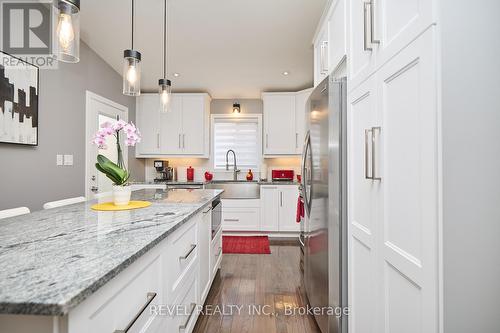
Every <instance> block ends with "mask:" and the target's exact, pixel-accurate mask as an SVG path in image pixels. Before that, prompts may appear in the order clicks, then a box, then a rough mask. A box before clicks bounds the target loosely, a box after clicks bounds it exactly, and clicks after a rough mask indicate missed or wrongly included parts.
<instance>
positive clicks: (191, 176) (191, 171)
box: [186, 167, 194, 182]
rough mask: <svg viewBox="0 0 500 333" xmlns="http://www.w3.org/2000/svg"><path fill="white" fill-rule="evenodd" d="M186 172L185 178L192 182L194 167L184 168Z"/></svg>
mask: <svg viewBox="0 0 500 333" xmlns="http://www.w3.org/2000/svg"><path fill="white" fill-rule="evenodd" d="M186 171H187V174H186V178H187V180H188V181H190V182H192V181H193V180H194V169H193V168H192V167H189V168H187V169H186Z"/></svg>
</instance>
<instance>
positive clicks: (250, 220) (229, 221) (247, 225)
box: [222, 207, 260, 231]
mask: <svg viewBox="0 0 500 333" xmlns="http://www.w3.org/2000/svg"><path fill="white" fill-rule="evenodd" d="M222 229H223V230H224V231H231V230H234V231H237V230H246V231H257V230H259V229H260V209H259V208H252V207H242V208H226V207H223V208H222Z"/></svg>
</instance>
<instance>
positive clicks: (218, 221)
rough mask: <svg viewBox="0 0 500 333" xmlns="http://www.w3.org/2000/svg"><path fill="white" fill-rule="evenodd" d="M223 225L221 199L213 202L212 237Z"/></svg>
mask: <svg viewBox="0 0 500 333" xmlns="http://www.w3.org/2000/svg"><path fill="white" fill-rule="evenodd" d="M221 227H222V204H221V202H220V200H214V201H213V202H212V239H214V237H215V235H217V233H218V232H219V230H220V228H221Z"/></svg>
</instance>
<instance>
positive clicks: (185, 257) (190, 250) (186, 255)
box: [179, 244, 196, 260]
mask: <svg viewBox="0 0 500 333" xmlns="http://www.w3.org/2000/svg"><path fill="white" fill-rule="evenodd" d="M194 249H196V244H191V247H190V248H189V251H188V252H187V253H186V254H185V255H183V256H180V257H179V260H186V259H187V258H189V256H190V255H191V253H193V251H194Z"/></svg>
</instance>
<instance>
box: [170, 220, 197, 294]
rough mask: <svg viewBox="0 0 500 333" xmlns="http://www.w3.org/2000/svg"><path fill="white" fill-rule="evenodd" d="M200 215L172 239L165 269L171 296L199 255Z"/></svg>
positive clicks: (176, 232) (172, 236) (175, 233)
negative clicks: (198, 228)
mask: <svg viewBox="0 0 500 333" xmlns="http://www.w3.org/2000/svg"><path fill="white" fill-rule="evenodd" d="M200 218H201V216H200V215H199V214H198V215H197V216H195V217H194V218H193V219H192V220H191V221H190V222H188V224H187V225H184V226H182V227H181V228H180V229H179V230H177V231H175V232H174V233H173V234H172V235H171V236H170V237H171V241H170V244H169V250H168V252H167V253H166V255H165V261H166V265H165V269H166V272H165V273H166V274H167V276H168V281H169V283H168V286H169V288H171V289H170V290H169V294H171V293H175V291H176V290H177V289H178V287H179V285H180V283H181V282H182V280H183V278H184V276H185V275H186V274H187V272H188V270H189V269H190V267H191V266H193V265H195V263H196V259H197V255H198V237H197V225H198V220H199V219H200Z"/></svg>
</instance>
